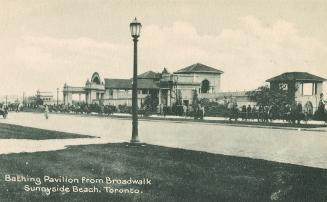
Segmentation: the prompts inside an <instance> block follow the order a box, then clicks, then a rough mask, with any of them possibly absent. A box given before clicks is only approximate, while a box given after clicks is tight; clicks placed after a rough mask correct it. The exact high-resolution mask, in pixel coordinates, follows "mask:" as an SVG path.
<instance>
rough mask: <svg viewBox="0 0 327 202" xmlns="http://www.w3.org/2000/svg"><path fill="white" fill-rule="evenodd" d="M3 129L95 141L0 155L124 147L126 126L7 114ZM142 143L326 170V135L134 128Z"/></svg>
mask: <svg viewBox="0 0 327 202" xmlns="http://www.w3.org/2000/svg"><path fill="white" fill-rule="evenodd" d="M0 122H3V123H12V124H19V125H23V126H31V127H37V128H43V129H50V130H57V131H64V132H73V133H79V134H87V135H94V136H98V137H100V138H95V139H84V138H83V139H65V140H0V154H1V153H2V154H4V153H18V152H33V151H47V150H58V149H64V148H65V146H67V145H80V144H96V143H108V142H126V141H129V140H130V137H131V121H130V120H128V119H113V118H101V117H82V116H70V115H59V114H58V115H55V114H51V115H50V118H49V119H48V120H45V119H44V116H43V114H34V113H11V114H10V116H9V117H8V119H6V120H4V119H0ZM139 135H140V139H141V140H142V142H145V143H149V144H156V145H162V146H169V147H176V148H185V149H191V150H199V151H206V152H211V153H217V154H226V155H234V156H243V157H251V158H258V159H266V160H271V161H277V162H286V163H293V164H298V165H306V166H312V167H320V168H327V132H313V131H297V130H285V129H266V128H249V127H236V126H226V125H218V124H212V123H196V122H178V121H175V122H173V121H149V120H142V121H140V122H139Z"/></svg>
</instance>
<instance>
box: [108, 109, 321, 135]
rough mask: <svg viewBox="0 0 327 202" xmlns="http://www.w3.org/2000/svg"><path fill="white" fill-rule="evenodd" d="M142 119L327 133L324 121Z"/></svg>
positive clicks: (159, 117)
mask: <svg viewBox="0 0 327 202" xmlns="http://www.w3.org/2000/svg"><path fill="white" fill-rule="evenodd" d="M110 116H111V117H117V118H127V117H131V116H132V115H131V114H123V113H114V114H112V115H110ZM139 118H140V119H147V120H149V119H150V120H166V121H190V122H202V123H214V124H221V125H229V126H239V127H254V128H271V129H286V130H305V131H321V132H327V124H326V123H325V122H324V121H313V120H311V121H308V122H307V123H306V124H303V123H301V125H300V127H299V126H298V125H292V124H290V123H286V122H284V121H282V120H273V121H272V122H269V123H258V122H257V121H242V120H241V119H239V120H238V121H237V122H235V121H229V119H228V118H225V117H204V118H203V120H199V119H198V120H195V119H194V118H193V117H184V116H173V115H166V116H163V115H150V116H147V117H141V116H140V117H139Z"/></svg>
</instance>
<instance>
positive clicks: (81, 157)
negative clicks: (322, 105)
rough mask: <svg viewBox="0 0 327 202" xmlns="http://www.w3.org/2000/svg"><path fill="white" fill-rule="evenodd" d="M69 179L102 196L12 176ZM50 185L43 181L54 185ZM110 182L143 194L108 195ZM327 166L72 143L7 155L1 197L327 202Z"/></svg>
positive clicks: (1, 168)
mask: <svg viewBox="0 0 327 202" xmlns="http://www.w3.org/2000/svg"><path fill="white" fill-rule="evenodd" d="M6 174H11V175H24V176H26V175H29V176H32V177H42V178H43V176H44V175H47V176H68V177H70V178H77V179H79V182H78V183H77V182H76V183H75V184H74V183H73V184H70V183H59V185H60V186H61V185H66V186H67V187H69V186H70V187H72V186H73V185H76V186H80V187H93V186H96V187H99V188H100V189H102V192H101V193H72V192H69V193H58V192H56V193H51V194H50V195H46V194H42V193H41V192H26V191H24V190H23V189H24V185H25V184H28V185H31V186H36V185H35V184H34V185H33V182H26V183H17V182H12V181H10V182H9V181H5V180H4V179H5V175H6ZM83 176H84V177H88V178H97V179H105V177H110V178H111V179H113V178H116V179H121V180H123V179H129V178H133V179H139V178H140V179H142V178H149V179H150V180H151V184H146V185H121V184H109V185H106V184H105V183H102V182H99V183H97V184H91V183H84V184H83V183H81V178H82V177H83ZM54 185H56V184H50V183H43V182H42V185H40V186H54ZM103 186H110V187H112V188H115V189H117V190H119V189H129V188H134V189H138V190H140V191H141V192H143V193H139V194H135V193H133V194H132V193H123V194H122V193H110V192H108V193H106V192H105V191H104V189H103V188H102V187H103ZM326 190H327V173H326V170H323V169H317V168H309V167H303V166H296V165H290V164H282V163H276V162H270V161H265V160H255V159H249V158H241V157H231V156H224V155H216V154H209V153H205V152H198V151H189V150H183V149H173V148H167V147H161V146H154V145H145V146H128V144H125V143H116V144H104V145H84V146H71V147H69V148H68V149H65V150H59V151H50V152H37V153H20V154H8V155H0V201H6V202H7V201H33V202H34V201H62V202H63V201H69V202H70V201H96V202H99V201H168V202H169V201H178V202H180V201H251V202H255V201H260V202H261V201H272V200H277V201H326V199H327V191H326Z"/></svg>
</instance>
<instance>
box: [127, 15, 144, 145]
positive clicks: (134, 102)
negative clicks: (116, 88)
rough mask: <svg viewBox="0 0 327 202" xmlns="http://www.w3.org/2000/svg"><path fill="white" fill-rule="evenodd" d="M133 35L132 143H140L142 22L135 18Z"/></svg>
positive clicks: (132, 23) (131, 24) (132, 26)
mask: <svg viewBox="0 0 327 202" xmlns="http://www.w3.org/2000/svg"><path fill="white" fill-rule="evenodd" d="M129 26H130V29H131V35H132V37H133V42H134V68H133V93H132V114H133V122H132V125H133V126H132V127H133V129H132V139H131V143H139V142H140V140H139V136H138V123H137V119H138V117H137V41H138V37H139V36H140V33H141V27H142V25H141V23H140V22H138V21H137V19H136V18H135V19H134V20H133V22H131V23H130V25H129Z"/></svg>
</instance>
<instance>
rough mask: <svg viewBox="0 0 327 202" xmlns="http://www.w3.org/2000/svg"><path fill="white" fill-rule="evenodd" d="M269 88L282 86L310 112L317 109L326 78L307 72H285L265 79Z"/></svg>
mask: <svg viewBox="0 0 327 202" xmlns="http://www.w3.org/2000/svg"><path fill="white" fill-rule="evenodd" d="M266 81H267V82H269V83H270V88H275V89H276V88H284V89H287V90H288V91H289V92H291V93H292V94H293V95H294V99H295V100H294V101H295V102H296V103H300V104H302V106H304V108H305V110H307V111H309V112H310V113H313V112H315V111H316V110H317V109H318V105H319V101H320V97H321V95H322V93H323V82H324V81H326V79H324V78H322V77H319V76H316V75H313V74H310V73H308V72H286V73H283V74H280V75H278V76H275V77H273V78H270V79H268V80H266Z"/></svg>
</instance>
